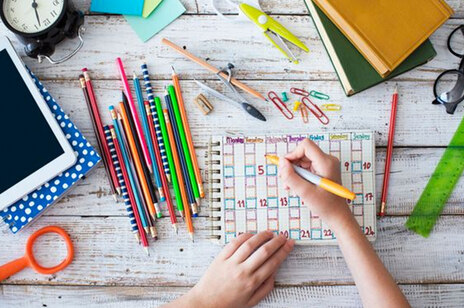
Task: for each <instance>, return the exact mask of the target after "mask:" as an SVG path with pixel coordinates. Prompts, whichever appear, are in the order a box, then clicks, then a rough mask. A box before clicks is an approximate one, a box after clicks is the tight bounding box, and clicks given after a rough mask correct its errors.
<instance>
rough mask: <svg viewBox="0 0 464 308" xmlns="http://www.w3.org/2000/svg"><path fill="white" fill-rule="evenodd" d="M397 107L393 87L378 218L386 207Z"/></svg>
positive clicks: (396, 97)
mask: <svg viewBox="0 0 464 308" xmlns="http://www.w3.org/2000/svg"><path fill="white" fill-rule="evenodd" d="M397 107H398V87H395V92H393V97H392V109H391V113H390V128H389V132H388V145H387V156H386V158H385V172H384V174H383V186H382V198H381V205H380V213H379V216H380V217H383V216H385V208H386V205H387V195H388V182H389V179H390V165H391V160H392V156H393V139H394V136H395V122H396V110H397Z"/></svg>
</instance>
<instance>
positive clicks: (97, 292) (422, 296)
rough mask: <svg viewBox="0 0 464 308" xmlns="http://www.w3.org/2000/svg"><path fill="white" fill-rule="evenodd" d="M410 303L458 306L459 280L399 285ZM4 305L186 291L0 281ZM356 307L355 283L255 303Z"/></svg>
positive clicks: (463, 298) (107, 302) (82, 302)
mask: <svg viewBox="0 0 464 308" xmlns="http://www.w3.org/2000/svg"><path fill="white" fill-rule="evenodd" d="M400 288H401V289H402V291H403V292H404V294H405V295H406V297H407V298H408V300H409V302H410V304H411V306H412V307H461V306H462V303H463V302H464V285H462V284H426V285H416V284H414V285H400ZM0 290H1V291H0V293H1V294H2V302H3V303H4V304H5V305H6V306H7V307H39V306H42V307H48V308H54V307H69V308H71V307H82V306H86V307H97V306H98V307H99V308H119V307H128V306H132V305H134V302H136V305H137V307H139V308H151V307H157V306H159V305H162V304H164V303H167V302H170V301H172V300H173V299H175V298H177V297H179V296H181V295H182V294H184V293H186V292H187V291H188V290H189V289H188V288H186V287H62V286H15V285H4V286H1V285H0ZM329 305H330V307H360V306H361V301H360V298H359V295H358V291H357V289H356V287H355V286H302V287H279V286H277V287H276V288H275V289H274V290H273V291H272V292H271V293H270V294H269V296H268V297H266V298H265V299H264V300H263V301H262V302H261V303H260V304H259V305H258V306H257V307H260V308H268V307H294V308H297V307H314V306H321V307H325V306H329Z"/></svg>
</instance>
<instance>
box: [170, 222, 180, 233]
mask: <svg viewBox="0 0 464 308" xmlns="http://www.w3.org/2000/svg"><path fill="white" fill-rule="evenodd" d="M172 227H173V228H174V231H175V232H176V234H178V233H179V230H178V229H177V224H176V223H173V224H172Z"/></svg>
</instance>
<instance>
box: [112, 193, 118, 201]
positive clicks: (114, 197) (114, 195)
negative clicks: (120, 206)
mask: <svg viewBox="0 0 464 308" xmlns="http://www.w3.org/2000/svg"><path fill="white" fill-rule="evenodd" d="M113 199H114V201H116V202H117V201H118V198H117V197H116V194H113Z"/></svg>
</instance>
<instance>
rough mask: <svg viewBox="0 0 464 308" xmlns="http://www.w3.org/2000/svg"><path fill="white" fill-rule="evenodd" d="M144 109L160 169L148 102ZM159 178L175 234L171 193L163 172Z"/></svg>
mask: <svg viewBox="0 0 464 308" xmlns="http://www.w3.org/2000/svg"><path fill="white" fill-rule="evenodd" d="M145 109H146V112H147V120H148V125H149V127H150V135H151V138H152V140H153V147H154V148H155V156H156V163H157V164H158V167H159V168H160V169H161V168H162V167H163V161H162V159H161V152H160V150H159V147H158V141H157V138H156V132H155V125H154V124H153V121H152V115H151V110H150V104H149V103H148V102H145ZM160 176H161V181H162V183H163V189H164V194H165V196H166V203H167V207H168V211H169V217H170V218H171V224H172V227H173V228H174V231H176V233H177V218H176V213H175V212H174V206H173V204H172V199H171V192H170V191H169V185H168V181H167V178H166V174H164V172H161V174H160Z"/></svg>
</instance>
